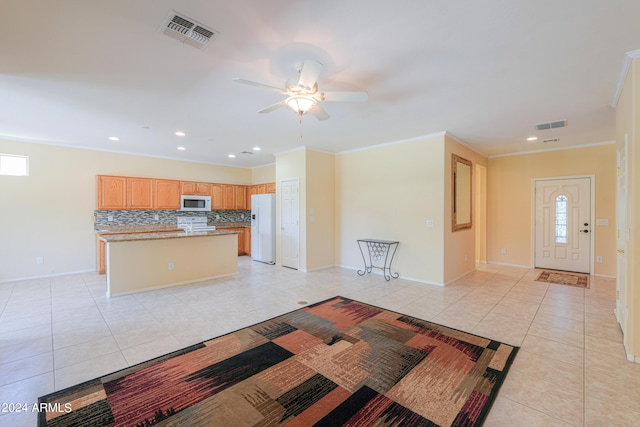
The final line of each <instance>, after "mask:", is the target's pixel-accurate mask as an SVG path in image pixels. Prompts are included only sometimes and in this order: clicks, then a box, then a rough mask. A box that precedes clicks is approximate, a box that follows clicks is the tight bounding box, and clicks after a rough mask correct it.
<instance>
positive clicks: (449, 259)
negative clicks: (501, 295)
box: [443, 136, 487, 283]
mask: <svg viewBox="0 0 640 427" xmlns="http://www.w3.org/2000/svg"><path fill="white" fill-rule="evenodd" d="M444 153H445V154H444V205H443V208H444V214H443V215H444V221H445V225H444V282H445V283H450V282H452V281H454V280H456V279H458V278H459V277H461V276H464V275H465V274H467V273H469V272H470V271H473V270H474V269H475V267H476V261H475V260H476V228H477V227H478V218H477V215H475V206H476V204H477V203H478V200H476V195H475V185H476V182H475V176H476V167H477V165H482V166H486V165H487V158H486V157H484V156H482V155H480V154H478V153H476V152H475V151H473V150H470V149H469V148H467V147H466V146H464V145H462V144H460V143H459V142H457V141H456V140H454V139H453V138H451V137H449V136H445V150H444ZM453 154H456V155H458V156H460V157H462V158H464V159H467V160H471V162H472V164H473V166H472V178H473V179H472V182H473V186H474V188H473V191H472V195H473V203H472V206H473V209H472V212H473V216H472V221H471V224H472V227H471V228H470V229H467V230H458V231H451V227H452V221H451V219H452V218H451V211H452V177H451V175H452V155H453ZM465 258H466V259H465Z"/></svg>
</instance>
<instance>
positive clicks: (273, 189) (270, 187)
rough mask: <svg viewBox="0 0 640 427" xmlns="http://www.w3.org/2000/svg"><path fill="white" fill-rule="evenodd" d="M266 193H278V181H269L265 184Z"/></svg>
mask: <svg viewBox="0 0 640 427" xmlns="http://www.w3.org/2000/svg"><path fill="white" fill-rule="evenodd" d="M264 192H265V193H267V194H276V183H275V182H269V183H267V184H265V191H264Z"/></svg>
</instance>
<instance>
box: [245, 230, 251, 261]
mask: <svg viewBox="0 0 640 427" xmlns="http://www.w3.org/2000/svg"><path fill="white" fill-rule="evenodd" d="M244 253H245V255H249V256H251V227H244Z"/></svg>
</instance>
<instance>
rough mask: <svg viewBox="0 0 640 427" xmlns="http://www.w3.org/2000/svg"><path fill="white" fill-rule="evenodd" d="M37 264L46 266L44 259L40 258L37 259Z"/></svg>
mask: <svg viewBox="0 0 640 427" xmlns="http://www.w3.org/2000/svg"><path fill="white" fill-rule="evenodd" d="M36 264H44V258H43V257H41V256H39V257H38V258H36Z"/></svg>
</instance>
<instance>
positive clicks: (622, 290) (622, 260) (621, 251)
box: [615, 134, 630, 334]
mask: <svg viewBox="0 0 640 427" xmlns="http://www.w3.org/2000/svg"><path fill="white" fill-rule="evenodd" d="M627 139H628V137H627V134H625V135H624V140H623V141H622V144H618V150H617V151H618V180H617V192H616V228H617V239H616V246H617V249H618V256H617V270H616V310H615V313H616V319H617V320H618V323H619V324H620V328H621V329H622V333H623V334H625V333H626V327H627V316H628V311H627V301H626V290H627V258H626V257H627V255H626V254H625V250H626V249H627V239H628V237H629V234H630V231H629V226H628V224H627V221H628V210H627V169H628V164H627V150H628V148H627Z"/></svg>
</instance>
